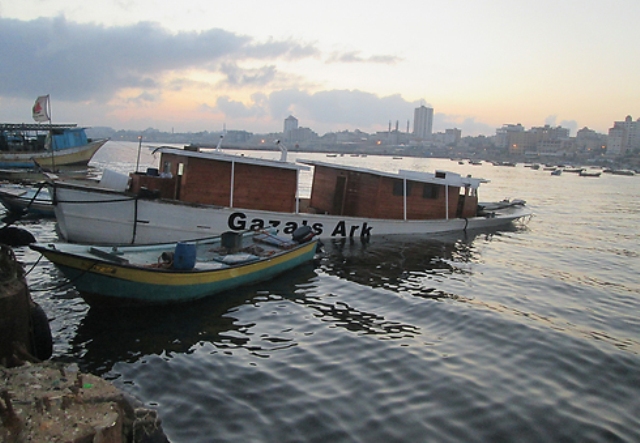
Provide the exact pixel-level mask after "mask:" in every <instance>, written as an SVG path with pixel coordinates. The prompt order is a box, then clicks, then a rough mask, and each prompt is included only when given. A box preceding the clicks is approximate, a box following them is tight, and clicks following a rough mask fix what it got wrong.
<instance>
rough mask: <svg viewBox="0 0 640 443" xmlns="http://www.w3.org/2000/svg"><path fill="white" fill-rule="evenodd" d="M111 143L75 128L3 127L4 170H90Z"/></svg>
mask: <svg viewBox="0 0 640 443" xmlns="http://www.w3.org/2000/svg"><path fill="white" fill-rule="evenodd" d="M106 142H107V139H100V140H91V139H89V138H87V134H86V132H85V129H84V128H78V127H76V125H75V124H69V125H50V124H26V123H20V124H13V123H2V124H0V168H35V167H36V166H38V167H42V168H46V169H49V170H55V169H56V168H57V167H60V166H72V165H82V166H86V165H87V164H88V163H89V161H90V160H91V158H92V157H93V155H94V154H95V153H96V152H97V151H98V149H100V148H101V147H102V146H103V145H104V144H105V143H106Z"/></svg>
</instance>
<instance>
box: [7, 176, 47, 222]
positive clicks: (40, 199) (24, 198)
mask: <svg viewBox="0 0 640 443" xmlns="http://www.w3.org/2000/svg"><path fill="white" fill-rule="evenodd" d="M0 203H2V205H3V206H4V207H5V208H6V209H7V210H8V211H9V212H11V213H13V214H15V215H20V216H22V215H27V216H33V217H54V216H55V212H54V210H53V203H52V201H51V194H49V189H48V188H47V187H44V183H42V184H40V185H39V186H22V185H4V186H0Z"/></svg>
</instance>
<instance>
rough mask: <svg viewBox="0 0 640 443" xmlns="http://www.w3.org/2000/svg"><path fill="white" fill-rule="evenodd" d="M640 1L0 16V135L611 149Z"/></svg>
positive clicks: (58, 8) (631, 109)
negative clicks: (405, 138) (118, 134)
mask: <svg viewBox="0 0 640 443" xmlns="http://www.w3.org/2000/svg"><path fill="white" fill-rule="evenodd" d="M639 20H640V1H638V0H554V1H551V0H537V1H522V0H474V1H471V0H467V1H462V0H449V1H441V0H440V1H432V0H422V1H418V0H412V1H407V0H398V1H394V2H378V1H361V0H342V1H335V0H324V1H322V2H320V1H318V2H300V1H296V2H293V1H275V0H274V1H264V0H259V1H258V0H247V1H243V0H236V1H233V2H231V1H224V2H223V1H213V0H182V1H180V2H169V1H152V0H92V1H86V0H0V60H1V62H0V122H3V123H4V122H6V123H22V122H32V119H31V107H32V106H33V103H34V101H35V99H36V97H37V96H39V95H45V94H50V95H51V102H52V119H53V122H54V123H78V124H79V125H83V126H111V127H113V128H115V129H131V130H143V129H146V128H148V127H153V128H156V129H159V130H161V131H171V130H174V131H175V132H189V131H192V132H197V131H204V130H207V131H219V130H222V128H223V126H226V129H233V130H247V131H250V132H255V133H267V132H278V131H282V129H283V121H284V119H285V118H286V117H287V116H288V115H290V114H292V115H294V116H295V117H297V118H298V120H299V124H300V126H303V127H309V128H311V129H312V130H314V131H316V132H317V133H319V134H320V135H323V134H324V133H326V132H333V131H343V130H354V129H360V130H361V131H364V132H375V131H381V130H386V129H387V128H388V125H389V122H390V121H392V122H393V125H394V126H395V122H396V121H399V127H400V129H401V130H402V131H405V130H406V128H407V121H408V120H409V121H411V130H413V110H414V108H415V107H417V106H419V105H421V104H425V105H427V106H431V107H433V108H434V111H435V121H434V132H437V131H444V129H447V128H453V127H457V128H460V129H462V134H463V136H466V135H478V134H485V135H494V134H495V130H496V128H498V127H500V126H502V125H503V124H506V123H513V124H515V123H521V124H523V125H524V126H525V127H527V128H529V127H531V126H541V125H544V124H551V125H562V126H564V127H568V128H570V129H571V135H575V131H576V130H577V129H580V128H582V127H585V126H587V127H589V128H591V129H594V130H596V131H598V132H602V133H606V132H607V130H608V128H609V127H611V126H612V124H613V122H614V121H616V120H623V119H624V118H625V117H626V116H627V115H631V116H632V117H633V118H634V120H635V119H637V118H640V81H639V79H640V51H639V50H638V42H640V25H639Z"/></svg>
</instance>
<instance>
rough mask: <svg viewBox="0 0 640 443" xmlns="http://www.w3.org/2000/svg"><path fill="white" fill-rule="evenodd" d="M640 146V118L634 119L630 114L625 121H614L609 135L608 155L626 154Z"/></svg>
mask: <svg viewBox="0 0 640 443" xmlns="http://www.w3.org/2000/svg"><path fill="white" fill-rule="evenodd" d="M638 148H640V118H639V119H638V120H636V121H633V119H632V118H631V116H630V115H628V116H627V118H625V119H624V121H620V122H614V124H613V128H610V129H609V136H608V137H607V155H610V156H616V155H624V154H626V153H627V152H631V151H633V150H634V149H638Z"/></svg>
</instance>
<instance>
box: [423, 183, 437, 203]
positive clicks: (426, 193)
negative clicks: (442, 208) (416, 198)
mask: <svg viewBox="0 0 640 443" xmlns="http://www.w3.org/2000/svg"><path fill="white" fill-rule="evenodd" d="M438 188H439V186H438V185H435V184H433V183H425V184H424V188H422V198H428V199H433V200H437V199H438Z"/></svg>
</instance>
